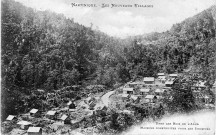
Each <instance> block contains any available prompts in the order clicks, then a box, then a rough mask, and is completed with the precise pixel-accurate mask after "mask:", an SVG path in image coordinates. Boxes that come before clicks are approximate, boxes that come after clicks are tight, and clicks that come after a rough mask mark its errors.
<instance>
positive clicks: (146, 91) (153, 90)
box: [119, 73, 178, 103]
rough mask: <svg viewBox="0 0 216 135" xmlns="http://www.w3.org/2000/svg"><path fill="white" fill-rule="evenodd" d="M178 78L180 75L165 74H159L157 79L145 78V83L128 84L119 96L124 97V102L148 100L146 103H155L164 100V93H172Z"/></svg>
mask: <svg viewBox="0 0 216 135" xmlns="http://www.w3.org/2000/svg"><path fill="white" fill-rule="evenodd" d="M177 77H178V74H169V75H165V73H158V77H157V78H154V77H144V79H143V81H138V82H129V83H127V84H126V85H125V86H124V87H123V89H122V94H120V95H119V96H120V97H122V99H123V101H125V100H128V99H129V98H130V99H132V100H133V101H135V102H139V100H140V99H146V102H153V103H155V102H156V101H158V100H159V99H162V98H163V96H162V95H163V94H164V93H167V94H168V93H169V92H170V89H171V87H172V85H173V83H174V80H175V79H176V78H177Z"/></svg>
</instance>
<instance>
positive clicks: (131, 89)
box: [123, 88, 133, 91]
mask: <svg viewBox="0 0 216 135" xmlns="http://www.w3.org/2000/svg"><path fill="white" fill-rule="evenodd" d="M123 91H133V88H123Z"/></svg>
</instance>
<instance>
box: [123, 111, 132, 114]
mask: <svg viewBox="0 0 216 135" xmlns="http://www.w3.org/2000/svg"><path fill="white" fill-rule="evenodd" d="M122 112H123V113H128V114H131V111H130V110H123V111H122Z"/></svg>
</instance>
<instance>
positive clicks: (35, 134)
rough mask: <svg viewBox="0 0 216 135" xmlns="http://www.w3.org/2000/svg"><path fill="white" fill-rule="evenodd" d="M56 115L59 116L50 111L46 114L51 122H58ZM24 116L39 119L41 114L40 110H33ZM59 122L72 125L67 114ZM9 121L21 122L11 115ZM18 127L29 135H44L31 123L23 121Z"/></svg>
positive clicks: (55, 112)
mask: <svg viewBox="0 0 216 135" xmlns="http://www.w3.org/2000/svg"><path fill="white" fill-rule="evenodd" d="M71 104H72V102H71V101H69V102H68V103H67V105H68V106H69V105H71ZM69 110H70V111H73V110H75V109H69ZM56 114H57V111H54V110H50V111H48V112H47V113H46V117H47V118H48V119H50V120H56V119H57V115H56ZM24 115H25V116H27V117H32V118H34V117H35V118H38V117H40V115H41V112H40V111H39V110H38V109H32V110H30V112H29V113H28V114H24ZM59 120H60V122H61V123H62V124H69V123H71V121H70V118H69V117H68V116H67V115H65V114H63V115H62V116H61V117H60V119H59ZM8 121H13V122H14V121H15V122H16V121H19V120H18V117H17V116H14V115H9V116H8V117H7V118H6V122H8ZM17 125H20V128H21V129H22V130H27V133H28V135H42V127H34V126H33V124H32V123H31V122H29V121H24V120H21V121H19V122H18V123H17Z"/></svg>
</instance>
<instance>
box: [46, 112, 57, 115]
mask: <svg viewBox="0 0 216 135" xmlns="http://www.w3.org/2000/svg"><path fill="white" fill-rule="evenodd" d="M55 113H56V111H48V112H47V115H55Z"/></svg>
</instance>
